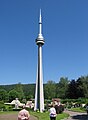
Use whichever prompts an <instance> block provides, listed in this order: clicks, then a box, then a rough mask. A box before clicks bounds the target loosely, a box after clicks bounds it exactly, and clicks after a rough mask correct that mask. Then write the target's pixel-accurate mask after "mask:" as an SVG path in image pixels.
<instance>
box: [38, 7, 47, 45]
mask: <svg viewBox="0 0 88 120" xmlns="http://www.w3.org/2000/svg"><path fill="white" fill-rule="evenodd" d="M44 42H45V41H44V38H43V35H42V12H41V9H40V14H39V33H38V37H37V39H36V44H37V45H38V44H40V43H41V44H42V45H43V44H44Z"/></svg>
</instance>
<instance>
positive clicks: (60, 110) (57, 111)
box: [55, 105, 64, 114]
mask: <svg viewBox="0 0 88 120" xmlns="http://www.w3.org/2000/svg"><path fill="white" fill-rule="evenodd" d="M55 109H56V113H57V114H59V113H62V112H63V111H64V106H63V105H59V106H58V105H56V106H55Z"/></svg>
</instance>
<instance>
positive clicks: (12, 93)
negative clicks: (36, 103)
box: [9, 89, 19, 102]
mask: <svg viewBox="0 0 88 120" xmlns="http://www.w3.org/2000/svg"><path fill="white" fill-rule="evenodd" d="M16 98H19V93H18V92H17V91H16V90H14V89H13V90H11V91H10V92H9V102H12V100H15V99H16Z"/></svg>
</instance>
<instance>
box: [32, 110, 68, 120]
mask: <svg viewBox="0 0 88 120" xmlns="http://www.w3.org/2000/svg"><path fill="white" fill-rule="evenodd" d="M31 114H32V115H34V116H36V117H38V120H49V113H48V112H45V113H36V112H32V113H31ZM68 116H69V115H68V114H66V113H62V114H58V115H57V120H61V119H63V118H67V117H68Z"/></svg>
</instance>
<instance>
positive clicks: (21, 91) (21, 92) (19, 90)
mask: <svg viewBox="0 0 88 120" xmlns="http://www.w3.org/2000/svg"><path fill="white" fill-rule="evenodd" d="M14 90H15V91H16V92H18V94H19V95H18V98H19V99H20V100H22V99H23V98H24V92H23V86H22V84H21V83H18V84H16V86H15V88H14Z"/></svg>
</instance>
